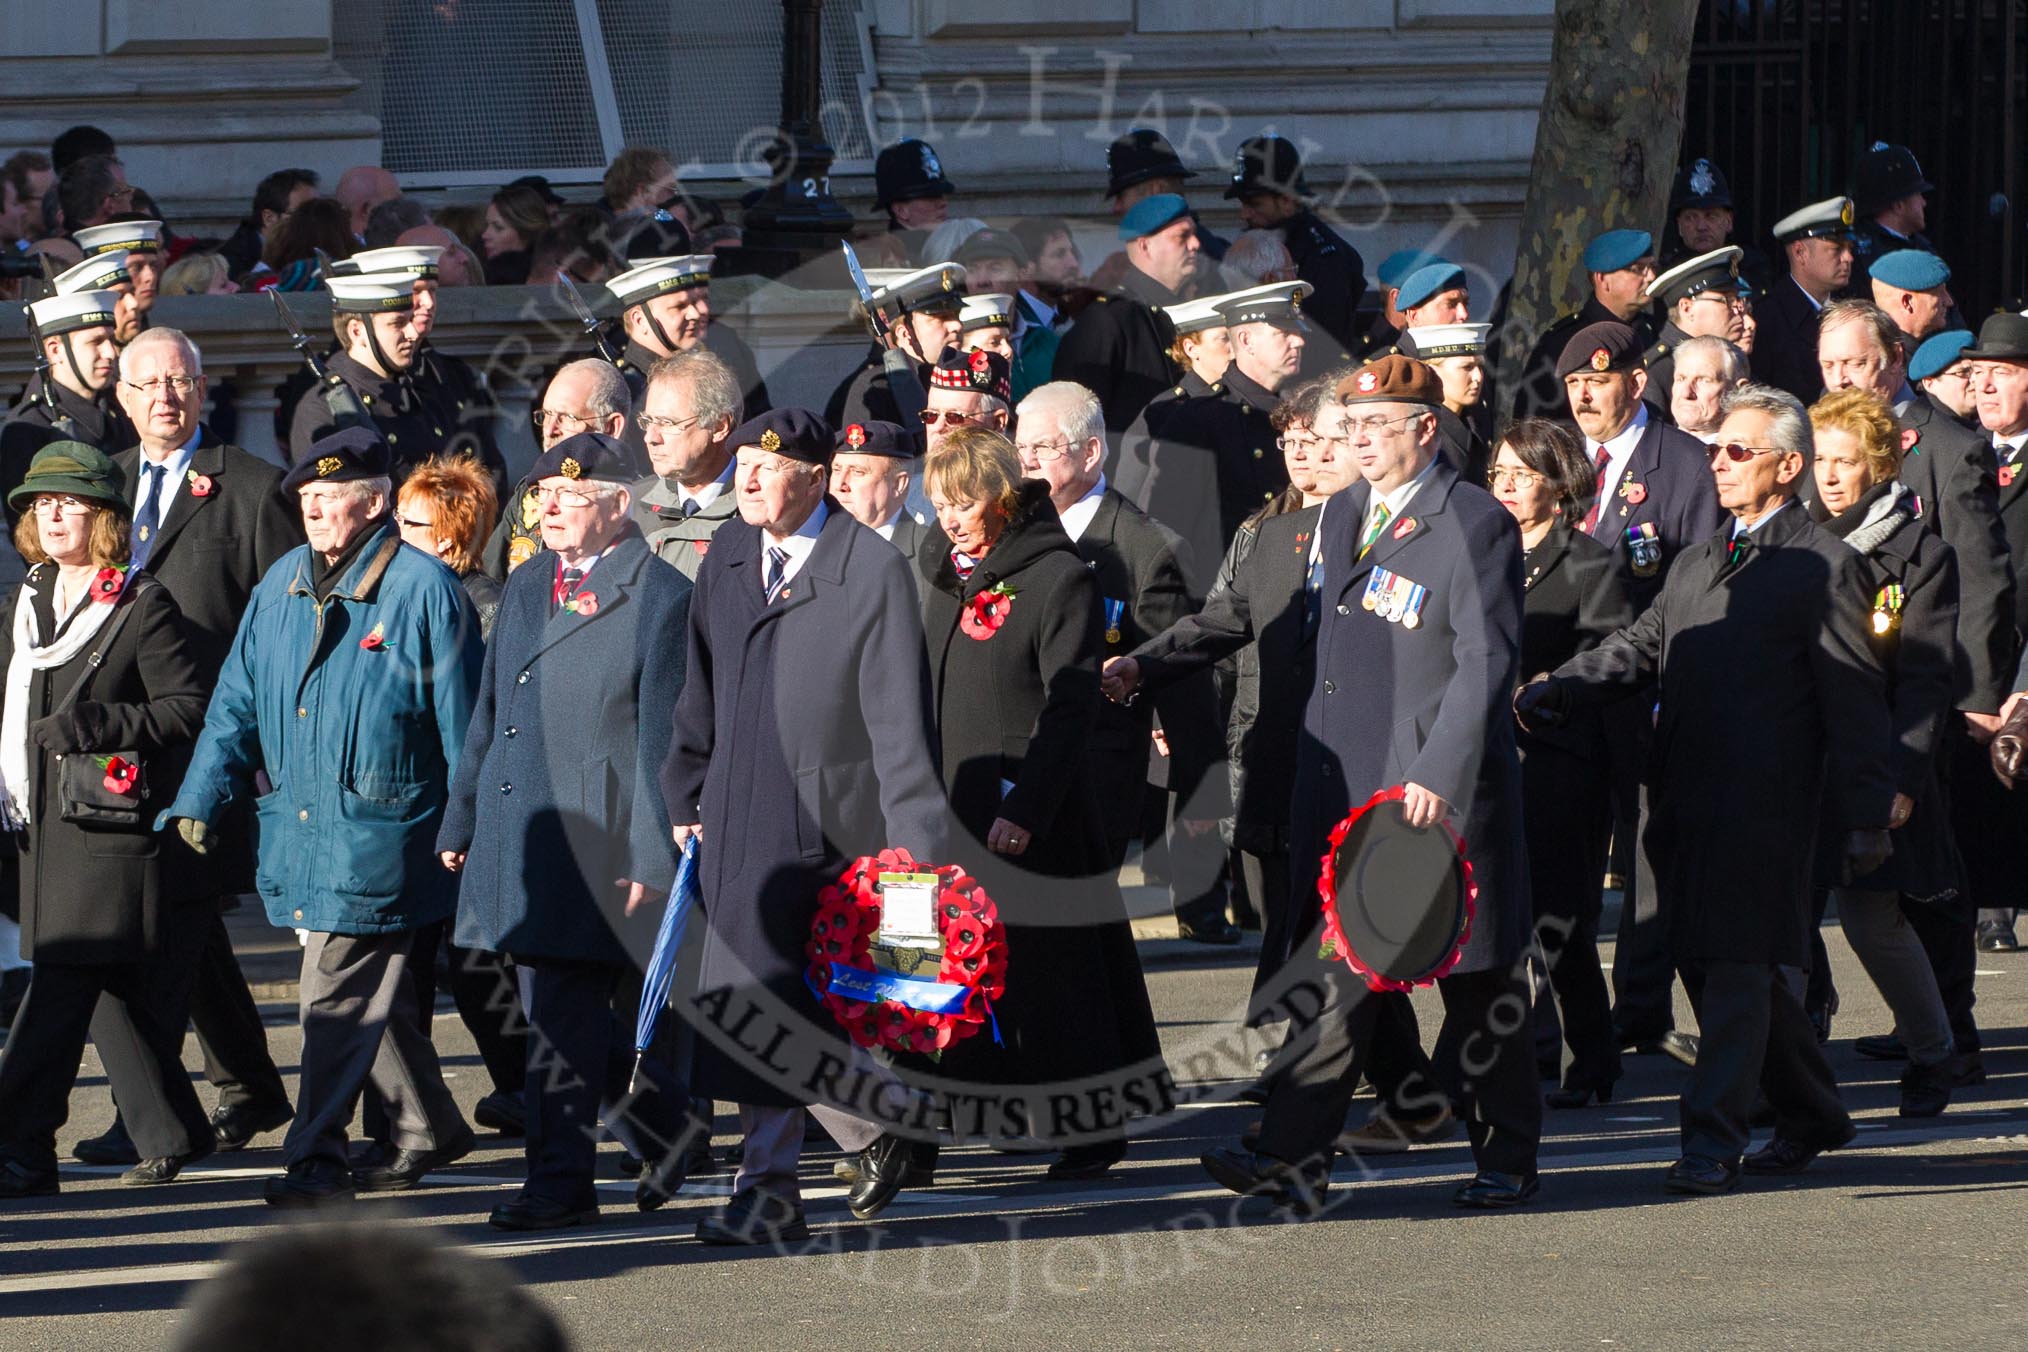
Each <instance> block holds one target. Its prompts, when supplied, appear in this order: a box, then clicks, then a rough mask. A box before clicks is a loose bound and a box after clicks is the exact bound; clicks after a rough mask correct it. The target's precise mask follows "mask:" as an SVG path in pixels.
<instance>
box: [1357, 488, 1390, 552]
mask: <svg viewBox="0 0 2028 1352" xmlns="http://www.w3.org/2000/svg"><path fill="white" fill-rule="evenodd" d="M1393 518H1394V512H1393V511H1392V510H1391V509H1390V508H1389V507H1388V505H1387V503H1386V502H1384V501H1381V502H1376V503H1374V504H1373V514H1372V515H1371V516H1369V517H1368V518H1367V519H1366V530H1365V532H1364V533H1363V534H1362V535H1360V537H1359V557H1360V558H1362V559H1363V558H1365V557H1366V551H1367V550H1369V549H1371V548H1373V542H1374V541H1375V540H1378V539H1379V538H1380V532H1382V531H1383V530H1386V529H1387V523H1388V522H1389V521H1391V520H1392V519H1393Z"/></svg>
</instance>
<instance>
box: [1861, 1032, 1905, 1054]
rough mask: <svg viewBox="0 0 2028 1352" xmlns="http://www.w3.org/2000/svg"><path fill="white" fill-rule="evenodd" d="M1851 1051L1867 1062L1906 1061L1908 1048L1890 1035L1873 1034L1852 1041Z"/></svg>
mask: <svg viewBox="0 0 2028 1352" xmlns="http://www.w3.org/2000/svg"><path fill="white" fill-rule="evenodd" d="M1852 1050H1853V1051H1855V1052H1857V1053H1859V1054H1860V1055H1861V1056H1863V1057H1865V1058H1866V1059H1867V1060H1869V1061H1906V1060H1907V1059H1908V1048H1907V1047H1906V1046H1905V1045H1903V1043H1902V1041H1901V1039H1900V1038H1898V1037H1896V1036H1895V1035H1894V1034H1892V1033H1874V1034H1873V1035H1872V1036H1870V1037H1855V1038H1853V1039H1852Z"/></svg>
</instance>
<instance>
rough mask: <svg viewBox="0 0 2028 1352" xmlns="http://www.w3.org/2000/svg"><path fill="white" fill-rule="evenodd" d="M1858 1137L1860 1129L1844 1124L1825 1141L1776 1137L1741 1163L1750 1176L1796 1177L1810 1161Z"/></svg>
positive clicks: (1808, 1165)
mask: <svg viewBox="0 0 2028 1352" xmlns="http://www.w3.org/2000/svg"><path fill="white" fill-rule="evenodd" d="M1858 1134H1859V1128H1857V1127H1855V1126H1853V1125H1852V1124H1851V1123H1849V1122H1848V1123H1846V1124H1845V1130H1844V1132H1843V1134H1841V1135H1839V1136H1835V1137H1832V1138H1831V1139H1829V1140H1824V1141H1814V1142H1811V1141H1797V1140H1792V1139H1791V1138H1789V1137H1787V1136H1777V1137H1775V1138H1774V1139H1773V1140H1772V1141H1769V1142H1768V1143H1767V1144H1766V1145H1764V1146H1762V1147H1761V1148H1760V1149H1758V1150H1756V1151H1754V1152H1753V1153H1752V1154H1750V1155H1748V1156H1747V1157H1746V1158H1745V1159H1744V1160H1742V1161H1741V1162H1740V1164H1741V1167H1742V1168H1744V1169H1745V1170H1746V1172H1748V1173H1750V1174H1799V1173H1801V1172H1802V1171H1803V1170H1805V1169H1807V1168H1809V1167H1810V1161H1811V1160H1814V1159H1815V1158H1817V1156H1819V1155H1821V1154H1823V1153H1824V1152H1825V1151H1826V1150H1836V1149H1838V1148H1839V1147H1840V1146H1845V1145H1850V1144H1851V1143H1852V1138H1853V1137H1855V1136H1857V1135H1858Z"/></svg>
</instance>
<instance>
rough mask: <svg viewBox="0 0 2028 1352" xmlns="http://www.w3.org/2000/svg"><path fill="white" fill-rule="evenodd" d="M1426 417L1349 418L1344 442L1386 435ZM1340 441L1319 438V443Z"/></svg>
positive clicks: (1409, 415)
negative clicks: (1414, 419)
mask: <svg viewBox="0 0 2028 1352" xmlns="http://www.w3.org/2000/svg"><path fill="white" fill-rule="evenodd" d="M1426 416H1428V415H1427V414H1423V413H1401V414H1397V415H1396V416H1394V417H1392V418H1382V417H1377V416H1376V417H1371V418H1347V419H1346V420H1345V436H1344V438H1343V440H1346V441H1350V440H1351V439H1352V438H1354V437H1357V436H1361V435H1365V436H1369V437H1377V436H1380V435H1382V434H1383V433H1385V432H1386V431H1387V430H1388V429H1389V428H1390V427H1393V426H1394V425H1395V424H1396V423H1401V424H1403V425H1406V424H1407V423H1408V422H1409V420H1410V419H1412V418H1422V417H1426ZM1338 439H1339V438H1325V437H1319V438H1318V440H1319V441H1324V440H1338Z"/></svg>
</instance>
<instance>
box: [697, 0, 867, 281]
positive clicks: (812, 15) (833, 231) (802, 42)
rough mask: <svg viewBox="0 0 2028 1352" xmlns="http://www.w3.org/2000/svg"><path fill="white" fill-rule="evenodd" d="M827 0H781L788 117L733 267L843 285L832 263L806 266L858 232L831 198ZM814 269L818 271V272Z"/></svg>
mask: <svg viewBox="0 0 2028 1352" xmlns="http://www.w3.org/2000/svg"><path fill="white" fill-rule="evenodd" d="M823 18H824V0H782V116H781V125H780V128H779V129H778V130H777V132H776V134H775V139H774V142H773V144H771V145H770V146H769V147H768V149H767V151H766V152H765V153H764V158H765V159H766V160H767V163H768V168H769V170H770V171H771V174H770V178H769V180H768V186H767V188H766V189H765V190H764V191H763V192H762V193H761V196H760V200H759V201H757V202H755V203H754V204H753V205H752V206H751V207H749V208H747V212H746V221H745V236H744V238H743V239H742V241H741V247H740V249H739V251H738V257H737V258H735V259H734V260H732V261H731V267H730V268H729V269H728V270H730V271H737V272H753V273H760V274H761V275H763V276H768V277H785V276H789V275H791V274H795V275H796V276H798V277H802V278H807V279H808V284H812V285H833V284H836V285H841V286H842V285H844V279H843V276H842V273H841V274H840V275H839V276H838V277H835V278H834V277H831V276H830V275H829V274H830V273H831V272H832V271H833V270H835V269H834V266H833V265H831V264H826V265H825V266H821V267H818V268H811V267H809V266H808V265H809V264H811V263H812V262H816V261H819V260H820V259H825V258H831V257H833V256H835V255H836V254H837V242H838V241H839V240H840V239H842V238H843V237H844V236H846V235H847V234H849V233H851V230H852V213H851V212H849V211H847V210H846V209H845V208H844V207H843V206H842V205H840V204H839V202H838V199H837V198H835V197H833V196H831V162H832V160H833V159H835V158H836V155H835V153H834V152H833V151H832V149H831V147H830V145H829V144H827V143H826V142H825V139H824V128H823V123H822V120H821V118H820V117H819V115H818V113H819V109H820V108H821V107H822V106H823V101H824V93H823V61H824V55H823ZM813 274H815V275H813Z"/></svg>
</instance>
